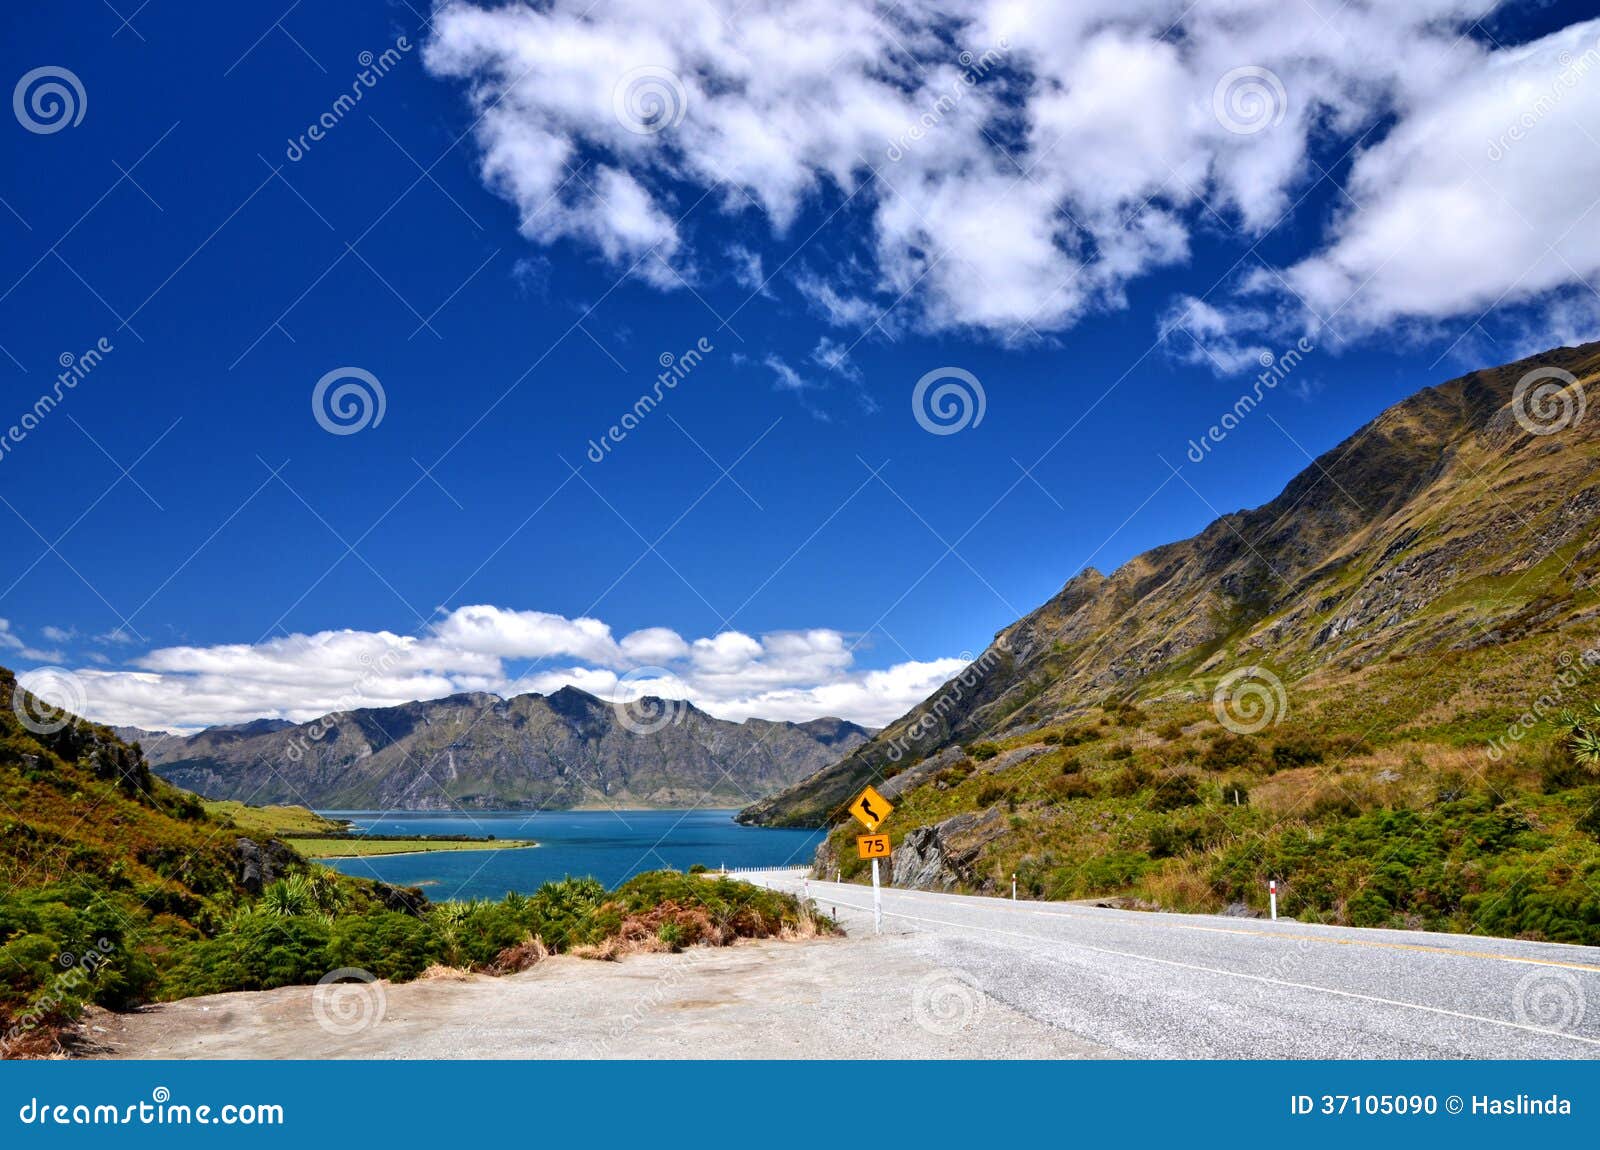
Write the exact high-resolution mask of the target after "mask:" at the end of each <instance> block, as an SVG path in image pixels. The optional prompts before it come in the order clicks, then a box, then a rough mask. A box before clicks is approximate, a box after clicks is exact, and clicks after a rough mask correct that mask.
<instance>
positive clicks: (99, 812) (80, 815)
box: [0, 668, 833, 1057]
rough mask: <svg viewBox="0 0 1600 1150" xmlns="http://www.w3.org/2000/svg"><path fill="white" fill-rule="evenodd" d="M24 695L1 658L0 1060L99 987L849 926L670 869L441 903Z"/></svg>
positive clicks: (54, 1026) (150, 996) (232, 982)
mask: <svg viewBox="0 0 1600 1150" xmlns="http://www.w3.org/2000/svg"><path fill="white" fill-rule="evenodd" d="M17 694H18V689H17V686H16V680H15V677H14V676H13V675H12V673H11V672H10V671H7V670H5V669H4V668H0V1055H4V1056H7V1057H18V1056H29V1055H43V1054H49V1053H53V1052H55V1051H57V1050H58V1049H60V1044H61V1041H62V1036H63V1034H64V1033H66V1029H65V1028H67V1027H68V1026H69V1024H70V1023H71V1021H72V1020H73V1018H74V1017H75V1016H76V1015H77V1013H78V1011H79V1010H80V1009H81V1008H82V1006H83V1005H84V1004H85V1003H88V1002H96V1003H100V1004H101V1005H104V1006H108V1007H112V1008H122V1007H128V1006H133V1005H135V1004H137V1003H140V1002H147V1001H152V1000H160V999H170V998H179V997H184V996H187V995H192V994H203V993H212V992H217V991H224V990H254V989H266V988H270V987H275V986H284V985H288V984H292V983H306V982H316V981H317V980H318V979H320V978H322V977H323V976H324V975H325V974H327V973H328V972H330V971H332V970H335V969H338V968H340V967H358V968H362V969H365V970H367V971H369V972H370V973H372V974H373V975H375V976H377V977H379V978H391V979H406V978H414V977H416V976H417V975H418V974H420V973H421V972H422V971H424V970H425V969H427V968H428V967H429V966H430V965H433V964H439V963H443V964H449V965H452V966H458V967H469V968H473V969H480V970H486V971H489V972H491V973H504V972H506V971H511V970H519V969H522V968H523V967H525V966H527V965H529V964H530V963H532V962H534V961H537V960H538V958H539V957H541V956H542V955H544V954H545V953H548V952H551V951H560V950H574V951H578V952H580V953H593V954H596V955H597V956H599V957H614V956H616V955H617V954H618V953H622V952H625V951H627V950H629V949H676V948H678V947H680V946H688V945H694V944H712V945H721V944H726V943H729V942H731V941H733V940H735V939H737V938H741V937H768V936H773V935H805V934H809V933H815V932H816V931H819V930H822V931H827V930H832V929H833V928H832V925H831V924H830V923H827V922H826V921H825V920H819V919H816V918H813V917H812V916H811V915H810V914H809V913H808V912H807V911H806V910H804V909H803V908H801V907H799V906H798V904H797V903H796V902H795V901H794V900H793V899H789V898H787V897H785V896H782V895H777V894H774V893H772V892H768V891H758V890H756V889H755V888H753V887H749V886H746V885H744V884H738V883H731V882H710V881H706V880H703V879H700V878H698V877H697V878H690V877H689V876H686V875H677V874H671V873H665V874H663V873H655V874H646V875H641V876H639V877H638V878H636V879H633V880H631V881H630V882H628V883H626V884H624V885H623V886H622V887H621V888H619V889H618V890H616V891H614V892H608V891H606V890H605V888H604V887H602V886H601V885H600V884H599V883H596V882H594V881H593V880H589V879H570V880H565V881H563V882H559V883H551V884H547V885H546V886H545V887H544V888H542V889H541V890H540V891H538V892H537V893H535V894H533V895H530V896H518V895H512V896H508V897H507V898H506V899H505V900H503V901H501V902H497V903H471V904H466V903H441V904H433V905H430V904H429V903H428V901H427V899H425V898H424V897H423V896H422V894H421V892H420V891H417V890H414V889H402V888H395V887H390V886H386V885H384V884H382V883H374V882H369V881H366V880H362V879H354V878H348V877H346V876H343V875H339V874H337V873H335V872H334V871H331V870H329V869H327V868H324V867H320V866H317V865H315V864H312V863H308V862H307V861H305V860H304V859H303V858H301V856H300V855H299V854H297V853H296V852H295V851H294V850H292V849H290V848H289V847H287V846H285V845H284V844H283V843H282V842H281V841H278V840H277V839H276V838H275V837H273V836H275V835H277V834H279V833H281V832H283V831H286V830H290V829H301V830H308V829H310V828H312V827H317V828H318V829H319V830H325V829H326V826H324V825H322V824H326V820H321V819H319V818H318V817H317V816H315V815H311V814H310V812H306V811H292V810H284V809H268V810H259V809H252V808H243V807H229V808H226V809H223V810H218V811H216V812H215V813H213V812H208V810H207V809H206V806H205V804H203V803H202V802H201V801H200V800H199V799H198V798H197V797H196V796H194V795H192V794H189V793H188V792H185V791H181V790H178V789H177V788H175V787H173V786H171V785H169V784H167V783H165V782H163V781H162V780H160V779H158V778H156V777H155V776H153V775H152V774H151V773H150V769H149V766H148V764H146V762H145V760H144V756H143V754H142V753H141V752H140V750H139V748H138V747H137V745H129V744H127V743H124V742H122V741H121V740H120V739H118V738H117V737H116V736H115V735H114V734H113V733H112V732H111V730H110V729H109V728H106V727H101V726H97V725H94V724H91V723H88V722H85V721H83V720H80V719H77V718H75V717H73V716H70V715H66V714H64V713H61V712H56V713H54V714H49V713H48V708H47V707H45V706H44V705H43V704H42V703H40V702H39V701H38V700H34V699H32V697H31V696H27V695H26V693H25V692H24V693H22V699H21V700H20V701H18V705H17V706H16V707H14V706H13V702H14V698H15V696H16V695H17ZM24 714H26V715H28V716H30V725H24V724H23V722H22V721H21V716H22V715H24ZM41 715H44V717H45V718H47V719H48V720H49V721H48V722H46V723H43V724H41V723H40V722H38V718H39V716H41ZM331 825H333V826H334V827H335V828H336V827H337V824H331ZM245 830H248V831H249V832H250V834H243V833H241V832H242V831H245ZM252 835H253V836H254V837H251V836H252Z"/></svg>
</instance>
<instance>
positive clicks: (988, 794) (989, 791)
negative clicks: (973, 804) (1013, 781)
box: [978, 779, 1011, 807]
mask: <svg viewBox="0 0 1600 1150" xmlns="http://www.w3.org/2000/svg"><path fill="white" fill-rule="evenodd" d="M1010 794H1011V788H1010V787H1008V786H1006V785H1005V784H1004V783H1002V782H1001V781H1000V780H999V779H985V780H984V781H983V783H982V785H980V786H979V787H978V804H979V805H980V806H985V807H987V806H991V805H993V804H994V803H997V802H999V801H1000V800H1001V799H1003V798H1006V797H1007V796H1009V795H1010Z"/></svg>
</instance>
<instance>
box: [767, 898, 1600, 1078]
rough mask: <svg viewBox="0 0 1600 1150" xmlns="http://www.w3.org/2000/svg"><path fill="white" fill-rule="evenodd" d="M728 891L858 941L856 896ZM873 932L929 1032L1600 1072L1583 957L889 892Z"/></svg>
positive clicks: (1193, 1053)
mask: <svg viewBox="0 0 1600 1150" xmlns="http://www.w3.org/2000/svg"><path fill="white" fill-rule="evenodd" d="M737 877H739V878H741V879H745V880H746V881H752V882H756V883H758V884H760V885H766V886H771V887H773V888H775V889H779V890H787V891H790V892H793V893H800V892H801V890H802V888H803V887H804V888H805V889H808V890H809V893H810V895H811V897H812V898H813V899H814V900H815V901H816V903H817V905H818V907H819V908H820V909H821V910H823V911H825V912H826V911H829V910H830V909H836V911H837V915H838V917H839V919H840V921H841V922H843V924H844V925H845V927H846V929H847V930H848V931H849V933H850V934H851V935H852V936H853V937H854V938H855V939H858V940H859V939H862V938H863V936H871V934H872V910H871V908H872V891H871V888H870V887H863V886H857V885H853V884H848V883H846V884H836V883H827V882H817V881H815V880H809V881H807V880H805V879H804V878H803V876H802V873H801V872H797V871H774V872H757V873H754V874H742V875H739V876H737ZM883 915H884V917H883V931H884V935H885V936H889V937H885V938H884V939H882V940H880V941H881V942H885V943H887V942H889V941H890V938H891V937H892V939H893V944H894V945H893V946H892V948H891V947H886V948H885V949H884V950H883V952H882V953H883V956H884V957H885V958H890V957H891V956H892V957H893V959H894V960H895V961H904V962H906V964H907V971H908V975H907V976H908V978H915V980H916V985H915V986H914V987H913V988H912V995H913V1009H914V1013H915V1014H916V1016H917V1019H918V1021H919V1022H921V1023H922V1024H923V1026H924V1028H925V1029H928V1028H932V1029H933V1030H936V1031H940V1032H943V1033H950V1034H957V1033H960V1032H961V1030H963V1029H964V1028H966V1027H970V1026H973V1025H981V1021H982V1018H983V1016H984V1013H985V1011H986V1010H988V1009H990V1008H991V1007H997V1008H1000V1009H1005V1010H1006V1011H1007V1012H1008V1013H1009V1012H1011V1011H1015V1012H1018V1013H1020V1014H1022V1015H1024V1016H1026V1017H1028V1018H1031V1019H1033V1020H1035V1021H1038V1022H1041V1023H1043V1024H1045V1025H1047V1026H1049V1027H1051V1028H1054V1029H1056V1030H1058V1031H1061V1032H1063V1037H1067V1036H1071V1037H1072V1038H1073V1039H1075V1040H1078V1041H1081V1042H1084V1043H1087V1044H1090V1045H1092V1046H1094V1047H1099V1048H1106V1049H1109V1051H1113V1052H1116V1053H1118V1054H1121V1055H1123V1056H1127V1057H1138V1058H1600V948H1596V947H1583V946H1566V945H1562V944H1557V943H1537V942H1519V941H1514V940H1509V939H1495V938H1481V937H1477V936H1468V935H1452V934H1433V933H1423V932H1415V931H1390V930H1364V929H1357V928H1349V927H1332V926H1314V925H1306V924H1301V923H1295V922H1289V921H1283V920H1280V921H1278V922H1270V921H1264V920H1259V919H1235V918H1222V917H1213V916H1206V915H1176V914H1147V913H1141V912H1138V911H1120V910H1109V909H1104V908H1098V907H1092V906H1084V905H1081V904H1077V903H1043V902H1027V901H1023V902H1012V901H1010V900H1009V899H996V898H977V897H972V896H966V895H953V894H941V893H935V892H927V891H901V890H891V889H889V888H884V890H883ZM896 1005H898V1004H896Z"/></svg>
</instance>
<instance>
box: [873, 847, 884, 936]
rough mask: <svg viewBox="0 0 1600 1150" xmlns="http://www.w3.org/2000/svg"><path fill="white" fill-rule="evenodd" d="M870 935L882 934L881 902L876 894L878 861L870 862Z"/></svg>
mask: <svg viewBox="0 0 1600 1150" xmlns="http://www.w3.org/2000/svg"><path fill="white" fill-rule="evenodd" d="M872 933H873V934H882V933H883V902H882V898H881V896H880V895H879V894H878V860H877V859H873V860H872Z"/></svg>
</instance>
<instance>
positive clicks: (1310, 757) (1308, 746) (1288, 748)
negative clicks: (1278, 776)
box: [1272, 735, 1328, 771]
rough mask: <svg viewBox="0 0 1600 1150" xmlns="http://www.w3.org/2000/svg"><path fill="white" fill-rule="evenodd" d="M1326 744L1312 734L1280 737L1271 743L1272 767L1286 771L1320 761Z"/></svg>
mask: <svg viewBox="0 0 1600 1150" xmlns="http://www.w3.org/2000/svg"><path fill="white" fill-rule="evenodd" d="M1327 751H1328V744H1327V743H1326V742H1324V741H1323V740H1322V739H1319V738H1317V737H1316V736H1314V735H1295V736H1290V737H1288V738H1280V739H1279V740H1278V741H1277V742H1275V743H1273V745H1272V769H1273V770H1275V771H1287V770H1291V769H1293V768H1294V767H1309V766H1314V765H1316V764H1317V763H1320V762H1322V760H1323V757H1324V756H1325V755H1326V754H1327Z"/></svg>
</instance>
